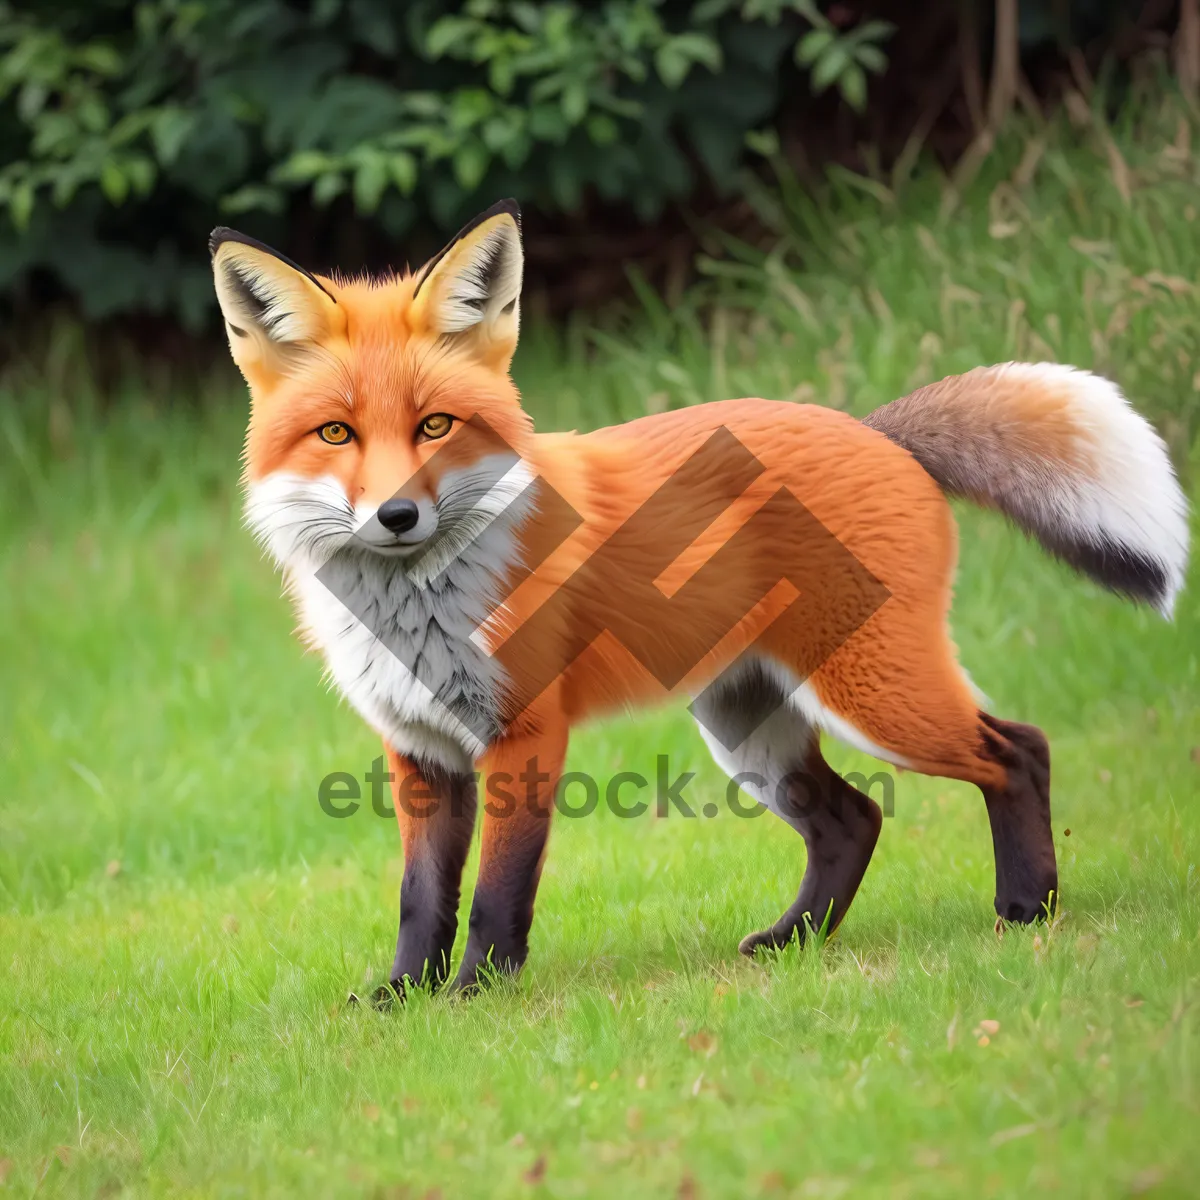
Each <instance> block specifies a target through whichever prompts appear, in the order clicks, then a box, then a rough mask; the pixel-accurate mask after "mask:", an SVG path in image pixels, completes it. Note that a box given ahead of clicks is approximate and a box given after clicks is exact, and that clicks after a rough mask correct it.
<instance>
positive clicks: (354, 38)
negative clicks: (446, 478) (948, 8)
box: [0, 0, 887, 324]
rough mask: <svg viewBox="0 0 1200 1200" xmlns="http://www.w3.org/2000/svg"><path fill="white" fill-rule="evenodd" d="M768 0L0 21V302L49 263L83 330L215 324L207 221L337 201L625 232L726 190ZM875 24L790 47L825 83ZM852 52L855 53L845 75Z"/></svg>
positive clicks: (762, 94) (764, 85)
mask: <svg viewBox="0 0 1200 1200" xmlns="http://www.w3.org/2000/svg"><path fill="white" fill-rule="evenodd" d="M806 9H809V5H807V4H806V3H804V0H800V2H794V0H793V2H788V0H773V2H771V0H767V2H764V0H715V2H714V0H709V2H708V3H703V4H699V5H696V6H691V5H680V4H675V5H671V4H661V3H655V2H653V0H609V2H608V3H605V4H603V5H585V4H578V3H573V2H570V0H557V2H554V3H549V4H533V3H524V2H520V0H513V2H501V0H469V2H468V3H458V4H454V3H449V4H447V3H415V4H411V5H407V6H402V5H396V4H394V3H388V2H386V0H314V2H313V3H312V4H311V5H309V6H307V7H306V8H301V7H300V6H299V5H296V4H289V3H286V2H285V0H141V2H140V3H137V4H132V5H131V4H121V3H115V2H111V0H110V2H105V0H59V2H57V3H43V4H40V5H34V6H32V7H29V8H25V7H23V8H22V10H21V11H20V12H18V11H17V10H16V9H14V8H13V7H10V6H8V5H6V4H0V105H3V107H2V108H0V155H2V160H3V162H4V163H5V164H6V165H5V166H4V167H3V168H0V209H3V210H5V212H6V218H7V219H5V220H4V221H3V225H4V231H3V233H2V234H0V289H4V288H9V287H12V286H13V284H14V281H15V280H16V279H17V278H18V277H19V276H21V275H22V274H23V273H25V272H26V271H28V270H29V269H30V268H31V267H42V268H45V269H48V270H49V271H50V272H51V273H53V275H55V276H57V277H58V278H59V279H60V280H61V281H62V282H63V283H64V284H65V285H66V287H67V288H68V289H69V290H70V291H71V292H74V293H76V294H78V296H79V297H80V298H81V300H82V301H83V304H84V309H85V312H86V313H87V315H90V316H102V315H105V314H107V313H112V312H117V311H122V310H128V309H134V308H136V309H148V310H151V311H153V310H160V311H162V310H174V311H175V312H177V313H178V314H179V315H180V316H182V317H183V318H184V320H185V321H187V322H188V323H189V324H196V323H198V322H199V321H201V320H202V318H203V315H204V313H205V311H206V309H207V308H208V306H209V293H210V288H209V283H208V280H207V278H206V269H205V265H204V264H203V262H202V261H198V260H197V257H196V255H195V254H194V253H193V249H194V246H195V245H200V244H202V243H201V242H200V240H199V239H200V238H201V237H202V233H203V230H204V228H205V227H206V226H207V225H211V224H213V223H215V222H216V220H217V219H218V218H219V219H221V220H225V221H233V220H237V221H241V222H247V223H249V224H250V225H252V226H253V227H254V228H255V229H256V230H258V231H260V232H262V233H263V234H264V236H276V237H278V236H280V231H281V228H282V227H283V226H284V225H285V224H286V221H287V219H288V217H289V215H291V214H293V213H294V212H295V210H296V207H297V204H296V202H297V200H301V199H305V198H307V199H308V200H309V201H310V202H311V203H312V204H314V205H316V206H318V207H322V206H327V205H329V204H330V203H331V202H333V201H335V200H337V199H338V198H339V197H343V196H344V197H346V199H347V200H348V201H350V202H352V204H353V209H354V211H355V212H356V213H357V214H358V215H359V216H361V217H367V218H370V219H371V220H372V221H375V222H378V224H379V226H380V227H381V228H382V230H383V231H384V232H386V234H387V235H388V236H389V237H390V238H392V239H396V240H398V239H400V238H401V237H402V236H403V235H404V234H405V233H406V232H408V231H409V230H410V228H411V227H412V226H413V225H414V223H416V222H417V221H418V220H419V219H422V218H425V219H427V220H431V221H432V223H433V224H434V225H436V226H438V227H440V228H441V229H449V228H452V227H453V226H454V225H455V224H456V223H458V222H460V221H461V220H462V219H463V218H464V217H465V216H466V215H468V214H469V212H470V211H471V210H472V209H473V208H475V207H478V206H480V205H482V204H484V203H485V200H486V199H490V198H492V197H494V196H495V195H497V194H500V193H510V192H511V193H514V194H516V195H518V196H520V197H521V198H522V199H523V200H525V201H527V202H531V203H533V204H534V205H537V206H539V207H542V208H548V209H567V210H571V209H576V208H577V207H579V205H580V204H581V202H582V198H583V195H584V193H585V192H586V191H588V190H589V189H594V190H595V191H596V193H598V194H599V196H601V197H602V198H606V199H610V200H617V199H619V200H623V201H627V202H629V203H631V204H632V205H633V206H634V208H635V210H636V211H637V213H638V214H639V215H640V216H642V217H649V216H652V215H653V214H655V213H656V212H657V211H658V210H659V209H660V208H661V207H662V205H663V204H664V203H665V202H667V201H669V200H673V199H678V198H681V197H683V196H686V195H687V194H688V192H689V191H690V190H691V188H692V187H693V186H694V184H695V180H696V168H697V165H699V167H700V169H702V170H703V171H704V172H705V173H706V174H707V175H708V177H709V178H710V179H711V180H713V181H717V182H720V181H722V180H725V181H727V180H728V179H729V178H730V177H731V174H732V171H733V168H734V167H735V166H736V163H737V160H738V157H739V155H740V153H741V150H742V143H743V136H744V134H745V133H746V131H747V130H749V129H752V128H753V127H754V126H755V125H756V124H758V123H759V122H761V121H763V120H764V119H765V118H766V117H768V116H769V115H770V114H771V112H772V110H773V108H774V106H775V105H776V102H777V99H778V88H779V82H778V80H779V69H778V68H779V65H780V63H781V60H783V59H784V57H785V56H786V55H787V54H788V52H789V51H791V50H792V49H793V47H794V46H795V45H796V44H797V40H798V38H800V36H801V35H803V34H804V33H805V32H806V30H807V29H808V28H809V25H810V24H811V18H815V19H816V21H817V22H818V23H820V22H821V18H820V17H819V16H818V15H817V14H816V13H815V12H812V11H811V10H810V21H808V22H806V21H805V20H803V19H802V17H801V14H802V13H803V12H804V11H805V10H806ZM886 32H887V26H885V25H883V24H881V23H874V25H873V26H872V27H871V28H868V29H866V30H865V31H864V30H862V29H859V30H857V31H855V34H854V40H853V41H849V42H847V45H845V46H843V45H842V43H843V41H846V40H847V39H844V38H843V37H842V36H841V35H839V34H838V33H837V32H836V31H834V30H833V29H832V27H830V28H829V29H826V30H825V33H824V39H823V42H824V44H822V45H819V46H817V45H814V43H813V42H812V41H811V40H810V41H809V42H807V43H806V50H805V55H806V61H807V62H809V63H810V65H812V66H813V68H814V69H815V70H820V71H822V79H821V81H822V82H830V81H833V80H835V79H837V78H839V77H840V76H842V75H847V72H848V75H847V78H849V79H850V83H849V84H848V85H847V86H848V88H849V89H850V90H849V93H848V94H849V95H850V96H851V98H853V99H855V100H857V101H859V102H861V99H862V96H863V93H864V91H865V88H864V86H863V82H864V81H863V80H862V78H860V77H861V75H862V67H861V65H859V59H862V58H863V56H864V54H865V59H866V65H867V66H868V67H871V68H873V69H878V68H879V67H881V66H882V65H883V59H882V55H881V53H880V51H879V50H878V49H877V48H876V45H875V43H876V42H877V41H878V40H880V38H881V37H882V36H883V35H884V34H886ZM856 55H857V58H856V57H855V56H856Z"/></svg>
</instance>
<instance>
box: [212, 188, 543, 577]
mask: <svg viewBox="0 0 1200 1200" xmlns="http://www.w3.org/2000/svg"><path fill="white" fill-rule="evenodd" d="M519 222H520V210H519V209H518V207H517V205H516V203H515V202H514V201H511V200H506V201H501V202H500V203H499V204H496V205H494V206H493V207H492V208H490V209H488V210H487V211H486V212H484V213H482V214H481V215H480V216H478V217H477V218H476V219H475V220H474V221H472V222H471V223H470V224H468V225H467V226H466V227H465V228H464V229H462V230H461V231H460V232H459V233H458V235H457V236H456V237H455V238H454V239H453V241H451V242H450V244H449V245H447V246H446V247H445V249H443V250H442V251H441V253H439V254H437V255H436V256H435V257H434V258H432V259H431V260H430V261H429V262H428V263H426V264H425V266H423V267H422V268H421V269H420V270H419V271H417V272H416V273H415V274H406V275H402V276H385V277H382V278H374V279H343V278H340V277H338V276H318V275H314V274H312V273H311V272H309V271H306V270H305V269H304V268H303V267H300V266H298V265H297V264H296V263H294V262H292V261H291V260H290V259H288V258H285V257H284V256H283V255H282V254H279V253H278V252H277V251H275V250H272V249H270V248H269V247H267V246H264V245H263V244H262V243H261V242H257V241H255V240H254V239H252V238H249V237H246V236H244V235H243V234H240V233H237V232H235V231H234V230H232V229H225V228H220V229H215V230H214V231H213V233H212V236H211V238H210V241H209V248H210V250H211V252H212V265H213V275H214V278H215V282H216V290H217V298H218V300H219V302H220V306H221V312H222V314H223V316H224V319H225V328H226V331H227V333H228V336H229V348H230V351H231V352H232V354H233V359H234V362H235V363H236V364H237V365H238V368H239V369H240V370H241V372H242V375H243V376H244V377H245V379H246V382H247V384H248V385H249V388H250V396H251V413H250V425H249V429H248V432H247V437H246V448H245V477H244V481H245V485H246V490H247V520H248V523H249V524H250V526H251V527H252V528H253V529H254V531H255V533H256V534H257V535H258V536H259V537H260V538H261V539H262V540H263V541H264V543H265V544H266V545H267V547H268V548H269V549H270V551H271V552H272V554H273V555H274V556H275V558H276V559H277V561H279V562H280V563H281V565H284V566H300V565H302V564H303V563H310V564H312V565H314V566H315V565H319V564H320V563H321V562H322V561H324V560H325V559H327V558H328V557H329V555H330V554H332V553H334V552H336V550H338V549H339V548H341V547H343V546H346V545H348V544H349V545H352V546H353V547H354V548H355V549H356V550H359V551H362V552H365V553H370V554H374V555H381V556H395V557H400V558H405V557H413V556H415V555H417V554H419V553H420V552H422V551H423V550H426V549H428V548H429V547H430V546H431V545H432V544H433V543H435V542H438V541H443V540H445V539H446V538H447V537H450V538H453V539H454V540H456V541H457V542H458V543H459V544H460V545H461V544H463V538H464V536H465V534H464V524H465V523H466V524H469V523H470V520H476V521H477V520H478V517H479V509H480V506H481V504H482V505H483V506H484V507H485V508H486V507H487V506H488V504H491V505H492V506H495V505H496V504H497V503H498V502H499V501H498V499H497V496H496V486H497V484H498V483H500V482H501V481H502V480H505V479H509V477H510V476H512V475H514V473H516V474H519V466H520V464H521V461H522V455H523V452H524V447H525V446H527V444H528V442H529V439H530V437H531V434H532V429H531V425H530V422H529V419H528V417H527V416H526V414H525V413H524V411H523V410H522V408H521V406H520V397H519V394H518V392H517V389H516V387H515V385H514V384H513V382H512V379H511V378H510V376H509V365H510V363H511V361H512V356H513V352H514V350H515V349H516V344H517V332H518V326H519V309H520V291H521V275H522V265H523V253H522V248H521V232H520V224H519ZM511 482H512V481H511V480H510V483H511ZM501 490H503V489H501ZM510 490H511V487H510ZM489 497H490V499H489ZM471 514H474V515H473V516H472V515H471Z"/></svg>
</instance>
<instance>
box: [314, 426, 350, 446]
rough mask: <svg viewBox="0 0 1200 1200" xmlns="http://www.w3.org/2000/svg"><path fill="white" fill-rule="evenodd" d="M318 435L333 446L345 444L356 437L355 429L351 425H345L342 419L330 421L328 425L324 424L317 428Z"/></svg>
mask: <svg viewBox="0 0 1200 1200" xmlns="http://www.w3.org/2000/svg"><path fill="white" fill-rule="evenodd" d="M317 437H319V438H320V439H321V441H323V442H328V443H329V444H330V445H331V446H344V445H345V444H346V443H347V442H348V441H350V440H351V439H352V438H353V437H354V430H353V429H351V428H350V426H349V425H343V424H342V423H341V421H330V422H329V424H328V425H322V426H321V428H320V429H318V430H317Z"/></svg>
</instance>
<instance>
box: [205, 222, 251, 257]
mask: <svg viewBox="0 0 1200 1200" xmlns="http://www.w3.org/2000/svg"><path fill="white" fill-rule="evenodd" d="M242 240H244V239H243V238H242V235H241V234H240V233H238V231H237V230H236V229H230V228H229V226H228V225H218V226H217V227H216V229H214V230H213V231H212V233H210V234H209V235H208V253H209V255H214V254H216V252H217V251H218V250H219V249H220V248H221V247H222V246H223V245H224V244H225V243H226V242H240V241H242Z"/></svg>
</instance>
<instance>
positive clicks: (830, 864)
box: [692, 663, 883, 955]
mask: <svg viewBox="0 0 1200 1200" xmlns="http://www.w3.org/2000/svg"><path fill="white" fill-rule="evenodd" d="M787 698H788V696H787V692H786V691H785V689H784V688H783V686H782V685H781V684H780V683H779V682H778V681H776V680H775V679H773V678H772V677H771V675H770V673H769V672H768V671H766V670H765V669H764V668H763V667H762V666H761V665H760V664H758V663H751V664H748V665H742V666H740V667H737V668H734V670H733V671H731V672H727V673H726V676H725V677H723V678H722V679H719V680H717V681H716V682H715V683H713V684H712V685H711V686H710V687H709V688H708V689H706V690H705V692H703V693H702V694H701V695H700V696H698V697H697V698H696V700H695V701H694V703H693V705H692V712H693V715H694V716H695V718H696V721H697V724H698V725H699V726H700V731H701V734H702V735H703V737H704V740H705V741H706V742H707V743H708V746H709V749H710V750H711V751H712V753H713V757H714V758H715V759H716V761H717V763H718V764H719V765H720V766H721V767H722V768H723V769H724V770H725V771H726V772H728V774H729V775H730V777H731V778H733V779H736V780H737V781H738V782H739V783H740V784H741V785H742V786H743V787H744V788H745V790H746V791H747V792H749V793H750V794H751V795H752V796H754V798H755V799H757V800H758V801H760V802H761V803H762V804H764V805H765V806H766V807H767V808H770V809H771V810H772V811H773V812H775V813H776V814H777V815H778V816H779V817H781V818H782V819H783V820H784V821H786V822H787V823H788V824H789V825H790V826H791V827H792V828H793V829H795V830H796V832H797V833H799V834H800V836H801V837H802V838H803V839H804V842H805V845H806V847H807V849H808V862H807V864H806V865H805V869H804V877H803V879H802V881H801V884H800V890H799V893H798V894H797V896H796V899H795V900H794V901H793V902H792V904H791V905H790V906H789V907H788V909H787V910H786V911H785V912H784V913H783V915H782V916H781V917H780V918H779V919H778V920H777V921H776V922H775V923H774V924H773V925H771V926H770V927H769V928H768V929H765V930H762V931H761V932H758V933H752V934H750V935H748V936H747V937H745V938H743V939H742V942H741V944H740V945H739V947H738V949H739V950H740V951H741V952H742V953H743V954H746V955H753V954H754V953H755V951H756V950H758V949H759V948H760V947H776V948H778V947H783V946H786V945H787V944H788V943H789V942H790V941H791V940H792V939H793V938H797V939H798V940H800V941H801V942H803V940H804V938H805V936H806V935H807V930H808V928H809V927H810V926H811V927H812V928H814V929H820V928H821V927H822V926H823V925H824V926H825V928H826V930H827V932H830V933H832V932H833V930H834V929H835V928H837V926H838V924H839V923H840V921H841V920H842V918H843V917H844V916H845V915H846V911H847V910H848V909H849V907H850V904H851V902H852V901H853V899H854V896H855V893H856V892H857V891H858V885H859V884H860V883H861V882H862V878H863V876H864V875H865V874H866V870H867V867H868V865H869V864H870V861H871V855H872V854H873V852H874V850H875V843H876V842H877V841H878V839H879V831H880V828H881V826H882V824H883V814H882V812H881V811H880V808H879V806H878V805H877V804H876V803H875V802H874V801H873V800H871V799H870V798H869V797H868V796H864V795H863V794H862V793H861V792H859V791H857V790H856V789H855V788H852V787H851V786H850V785H849V784H848V783H846V782H845V781H844V780H843V779H842V778H841V777H840V776H838V775H837V774H836V773H835V772H834V771H833V770H832V769H831V768H830V767H829V765H828V764H827V763H826V762H825V759H824V758H823V757H822V755H821V747H820V742H819V738H818V734H817V730H816V729H815V728H814V727H813V726H812V725H811V724H809V722H808V721H807V720H805V718H804V717H803V716H802V715H801V714H800V713H799V712H797V711H796V710H795V709H794V708H793V707H791V706H789V705H788V704H787V703H786V701H787Z"/></svg>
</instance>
